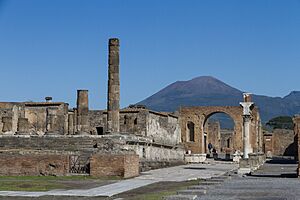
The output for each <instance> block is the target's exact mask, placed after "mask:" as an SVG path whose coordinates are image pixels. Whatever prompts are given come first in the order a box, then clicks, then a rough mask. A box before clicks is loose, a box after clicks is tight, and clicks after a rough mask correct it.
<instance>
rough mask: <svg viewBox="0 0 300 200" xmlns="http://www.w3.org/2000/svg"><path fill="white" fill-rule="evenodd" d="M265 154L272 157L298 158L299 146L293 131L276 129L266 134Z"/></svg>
mask: <svg viewBox="0 0 300 200" xmlns="http://www.w3.org/2000/svg"><path fill="white" fill-rule="evenodd" d="M264 152H265V153H266V154H267V156H268V157H271V156H296V154H297V146H296V142H295V134H294V131H293V130H288V129H275V130H273V132H272V133H264Z"/></svg>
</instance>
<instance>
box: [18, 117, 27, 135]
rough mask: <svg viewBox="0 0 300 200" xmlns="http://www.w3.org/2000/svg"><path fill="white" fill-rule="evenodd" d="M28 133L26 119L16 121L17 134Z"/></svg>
mask: <svg viewBox="0 0 300 200" xmlns="http://www.w3.org/2000/svg"><path fill="white" fill-rule="evenodd" d="M24 133H25V134H26V133H29V122H28V119H27V118H23V117H22V118H21V117H20V118H19V119H18V134H24Z"/></svg>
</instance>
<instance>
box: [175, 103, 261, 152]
mask: <svg viewBox="0 0 300 200" xmlns="http://www.w3.org/2000/svg"><path fill="white" fill-rule="evenodd" d="M216 113H225V114H227V115H229V116H230V117H231V118H232V120H233V121H234V129H233V132H234V133H233V136H232V138H231V141H229V143H230V145H231V146H232V151H236V150H239V151H241V152H243V109H242V107H240V106H195V107H181V108H180V124H181V139H182V142H183V144H184V146H185V149H186V151H187V152H191V153H192V154H204V153H205V150H206V145H205V144H204V143H205V137H204V136H205V134H204V125H205V122H206V121H207V119H208V118H210V116H212V115H214V114H216ZM251 117H252V119H251V126H250V129H251V130H250V143H251V148H252V150H251V151H252V152H258V151H259V149H261V146H262V143H261V142H260V141H261V140H260V139H259V138H261V131H260V128H261V127H260V117H259V113H258V109H257V108H254V109H253V110H252V116H251ZM188 122H192V123H193V124H194V126H193V128H194V129H193V131H194V140H193V141H191V140H188V135H187V134H188V133H189V129H188V125H187V124H188Z"/></svg>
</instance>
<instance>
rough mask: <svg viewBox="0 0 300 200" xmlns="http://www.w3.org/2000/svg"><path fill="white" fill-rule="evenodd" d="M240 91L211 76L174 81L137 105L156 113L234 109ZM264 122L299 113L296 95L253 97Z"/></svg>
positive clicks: (299, 96)
mask: <svg viewBox="0 0 300 200" xmlns="http://www.w3.org/2000/svg"><path fill="white" fill-rule="evenodd" d="M242 94H243V92H242V91H240V90H238V89H236V88H233V87H231V86H229V85H227V84H226V83H223V82H222V81H220V80H218V79H216V78H214V77H211V76H200V77H197V78H194V79H192V80H189V81H177V82H175V83H172V84H170V85H169V86H167V87H165V88H164V89H162V90H160V91H159V92H157V93H155V94H154V95H152V96H150V97H148V98H146V99H145V100H143V101H141V102H139V103H138V104H143V105H146V106H147V107H148V108H150V109H153V110H158V111H170V112H171V111H175V110H178V108H179V107H180V106H238V105H239V102H241V101H242V100H243V97H242V96H243V95H242ZM253 101H254V102H255V104H256V105H257V106H258V107H259V109H260V114H261V118H262V120H263V121H264V122H266V121H267V120H269V119H271V118H273V117H276V116H280V115H294V114H297V113H300V92H297V91H293V92H291V93H290V94H289V95H287V96H285V97H284V98H281V97H268V96H262V95H253Z"/></svg>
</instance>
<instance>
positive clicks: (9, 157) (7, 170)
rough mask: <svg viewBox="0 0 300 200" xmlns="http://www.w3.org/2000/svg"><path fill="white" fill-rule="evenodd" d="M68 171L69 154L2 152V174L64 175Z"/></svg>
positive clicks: (0, 170)
mask: <svg viewBox="0 0 300 200" xmlns="http://www.w3.org/2000/svg"><path fill="white" fill-rule="evenodd" d="M68 172H69V156H68V155H55V154H45V153H44V154H35V153H28V154H24V152H23V153H22V154H20V153H17V152H14V153H9V152H0V175H1V176H3V175H5V176H20V175H22V176H23V175H26V176H38V175H56V176H63V175H66V174H67V173H68Z"/></svg>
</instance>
